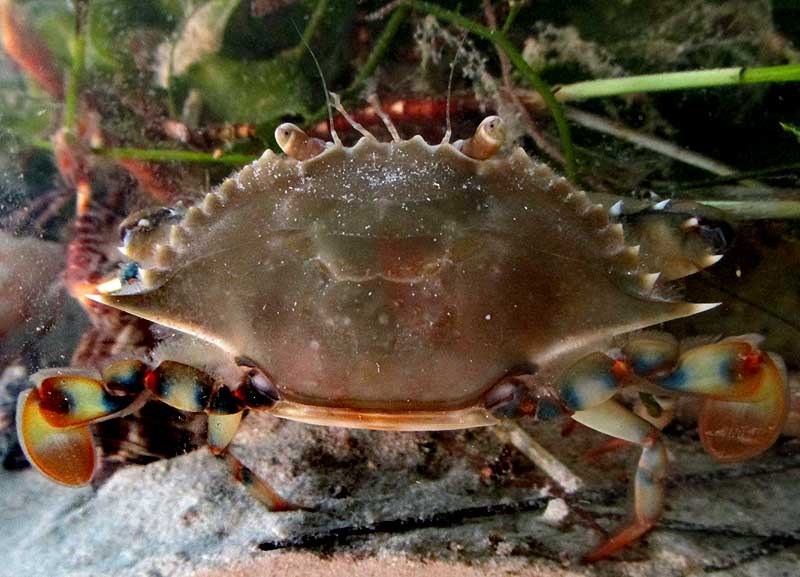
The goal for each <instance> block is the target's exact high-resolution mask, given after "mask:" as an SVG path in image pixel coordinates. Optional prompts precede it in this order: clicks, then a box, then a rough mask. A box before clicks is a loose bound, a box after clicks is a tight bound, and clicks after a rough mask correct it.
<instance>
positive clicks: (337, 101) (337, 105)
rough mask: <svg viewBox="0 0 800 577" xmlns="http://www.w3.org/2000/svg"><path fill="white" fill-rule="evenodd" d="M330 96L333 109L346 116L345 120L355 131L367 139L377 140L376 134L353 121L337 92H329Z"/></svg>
mask: <svg viewBox="0 0 800 577" xmlns="http://www.w3.org/2000/svg"><path fill="white" fill-rule="evenodd" d="M328 94H330V95H331V99H332V100H333V107H334V108H335V109H336V110H337V111H338V112H339V114H341V115H342V116H344V119H345V120H346V121H347V122H348V123H349V124H350V126H352V127H353V128H354V129H355V130H357V131H359V132H360V133H361V134H363V135H364V136H366V137H367V138H371V139H373V140H375V135H374V134H372V133H371V132H370V131H369V130H367V129H366V128H364V127H363V126H361V124H359V123H358V122H356V121H355V120H354V119H353V117H352V116H350V115H349V114H348V113H347V111H346V110H345V109H344V106H342V99H341V98H339V95H338V94H336V93H335V92H329V93H328Z"/></svg>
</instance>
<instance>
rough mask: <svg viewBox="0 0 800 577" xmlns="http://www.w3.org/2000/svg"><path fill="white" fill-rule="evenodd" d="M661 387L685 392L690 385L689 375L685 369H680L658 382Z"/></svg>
mask: <svg viewBox="0 0 800 577" xmlns="http://www.w3.org/2000/svg"><path fill="white" fill-rule="evenodd" d="M658 384H659V386H662V387H664V388H665V389H673V390H675V391H683V390H685V389H686V388H687V386H688V385H689V374H688V373H687V372H686V370H685V369H683V368H680V369H677V370H676V371H673V372H672V373H670V374H668V375H667V376H665V377H664V378H663V379H661V380H659V381H658Z"/></svg>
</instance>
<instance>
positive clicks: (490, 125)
mask: <svg viewBox="0 0 800 577" xmlns="http://www.w3.org/2000/svg"><path fill="white" fill-rule="evenodd" d="M505 140H506V125H505V123H504V122H503V119H502V118H500V117H499V116H489V117H487V118H484V119H483V121H482V122H481V123H480V124H479V125H478V128H477V129H476V130H475V134H474V135H472V137H471V138H468V139H467V140H458V141H456V142H455V143H454V144H453V146H454V147H456V148H457V149H459V150H460V151H461V152H462V153H464V154H465V155H466V156H469V157H470V158H474V159H475V160H487V159H489V158H491V157H492V156H494V155H495V154H496V153H497V151H498V150H500V148H501V147H502V146H503V143H504V142H505Z"/></svg>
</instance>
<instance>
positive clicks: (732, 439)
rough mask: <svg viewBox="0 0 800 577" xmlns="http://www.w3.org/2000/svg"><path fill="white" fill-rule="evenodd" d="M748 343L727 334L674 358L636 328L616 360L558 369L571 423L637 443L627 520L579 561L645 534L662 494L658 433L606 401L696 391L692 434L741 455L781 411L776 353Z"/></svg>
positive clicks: (778, 420)
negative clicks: (698, 409) (637, 389)
mask: <svg viewBox="0 0 800 577" xmlns="http://www.w3.org/2000/svg"><path fill="white" fill-rule="evenodd" d="M752 341H753V339H752V338H748V337H738V338H732V339H727V340H724V341H721V342H718V343H713V344H708V345H703V346H699V347H695V348H693V349H689V350H688V351H686V352H684V353H683V354H682V355H680V356H678V352H679V347H678V344H677V342H676V341H675V340H674V339H673V338H672V337H670V336H668V335H662V334H657V333H654V334H643V335H639V336H637V337H634V338H632V339H631V340H630V341H629V342H628V343H627V344H626V345H625V346H624V347H622V349H621V351H620V352H619V353H618V355H617V356H616V358H612V357H610V356H608V355H605V354H602V353H593V354H590V355H587V356H585V357H583V358H581V359H579V360H578V361H577V362H576V363H574V364H573V365H572V366H571V367H570V368H569V369H568V370H567V371H566V372H565V374H564V375H563V376H562V378H561V381H560V383H559V386H558V392H559V395H560V397H561V400H562V402H563V403H564V405H565V406H566V407H567V408H568V409H569V410H572V411H575V412H574V413H573V415H572V418H573V419H574V420H575V421H577V422H579V423H582V424H584V425H586V426H588V427H591V428H593V429H595V430H598V431H600V432H602V433H606V434H607V435H610V436H611V437H614V438H615V439H620V440H623V441H627V442H631V443H635V444H637V445H640V446H641V447H642V456H641V458H640V460H639V465H638V468H637V472H636V478H635V482H634V495H635V517H634V520H633V521H632V522H630V523H629V524H628V525H626V526H624V527H623V528H622V529H620V530H619V531H618V532H617V533H616V534H615V535H614V536H613V537H611V538H610V539H608V540H606V541H605V542H604V543H602V544H601V545H600V546H599V547H598V548H597V549H595V550H594V551H593V552H592V553H590V554H589V555H588V556H587V557H586V560H587V561H589V562H592V561H598V560H600V559H603V558H605V557H607V556H609V555H611V554H612V553H614V552H615V551H617V550H618V549H620V548H622V547H624V546H625V545H626V544H628V543H630V542H631V541H634V540H635V539H638V538H639V537H640V536H641V535H643V534H644V533H646V532H647V531H648V530H649V529H650V528H651V527H652V526H653V525H654V524H655V523H656V521H657V520H658V518H659V516H660V514H661V509H662V505H663V500H664V489H663V479H664V477H665V475H666V465H667V460H666V453H665V450H664V446H663V444H662V442H661V440H660V439H659V431H658V429H657V428H656V427H654V426H653V425H652V424H651V423H649V422H648V421H647V420H645V419H643V418H641V417H639V416H637V415H635V414H634V413H632V412H631V411H629V410H628V409H626V408H624V407H623V406H621V405H620V404H618V403H617V402H616V401H614V400H613V399H612V397H613V396H614V395H615V394H616V393H617V392H618V391H619V389H620V388H621V387H624V386H628V385H639V386H643V387H644V388H656V387H657V388H659V389H664V390H666V391H669V392H672V393H684V394H694V395H701V396H704V397H705V400H704V408H703V411H702V413H701V417H700V435H701V437H702V439H703V444H704V446H705V448H706V450H707V451H708V452H709V454H711V455H712V456H714V457H715V458H717V459H719V460H722V461H737V460H741V459H745V458H748V457H752V456H754V455H757V454H758V453H760V452H762V451H764V450H765V449H766V448H768V447H769V446H770V445H772V443H773V442H774V441H775V439H776V438H777V436H778V434H779V433H780V429H781V426H782V425H783V422H784V420H785V419H786V414H787V407H788V401H787V387H786V378H785V372H784V370H783V365H782V362H781V360H780V358H778V357H777V356H775V355H772V354H769V353H763V352H762V351H760V350H759V349H758V348H757V347H756V346H755V345H754V343H753V342H752Z"/></svg>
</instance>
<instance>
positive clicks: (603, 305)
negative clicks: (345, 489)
mask: <svg viewBox="0 0 800 577" xmlns="http://www.w3.org/2000/svg"><path fill="white" fill-rule="evenodd" d="M202 206H203V210H202V211H201V210H199V209H197V208H195V209H190V210H189V211H188V212H187V215H186V217H185V218H184V220H183V222H182V223H181V224H179V225H175V230H173V231H172V232H171V234H170V235H169V236H170V238H171V239H172V240H171V241H170V243H169V244H168V245H165V246H163V247H154V248H153V250H152V253H151V255H150V256H149V258H148V259H145V261H144V262H143V263H142V265H143V267H144V269H143V273H142V275H141V281H139V283H138V285H136V286H134V287H131V288H127V289H123V290H122V291H119V292H118V293H114V294H111V295H104V296H102V297H100V300H101V301H102V302H105V303H107V304H110V305H111V306H115V307H118V308H121V309H123V310H126V311H129V312H132V313H133V314H136V315H138V316H141V317H144V318H147V319H150V320H153V321H155V322H158V323H160V324H163V325H166V326H170V327H174V328H177V329H179V330H182V331H185V332H187V333H190V334H193V335H196V336H200V337H201V338H204V339H205V340H208V341H210V342H212V343H214V344H216V345H218V346H220V347H221V348H223V349H225V350H226V351H228V352H230V353H231V354H234V355H245V356H247V357H250V358H251V359H252V360H254V361H255V362H257V363H258V364H259V365H260V366H262V367H263V368H264V369H265V370H266V371H267V372H268V373H269V374H270V376H271V377H272V378H273V380H274V381H275V384H276V385H277V386H278V388H279V389H280V391H281V393H282V395H284V397H285V398H286V399H287V400H293V401H296V402H300V403H305V404H312V405H322V406H337V407H351V408H359V409H374V410H386V411H393V410H405V411H408V410H446V409H454V408H461V407H467V406H470V405H472V404H474V403H475V402H476V401H477V400H478V399H480V397H481V396H482V395H483V394H484V393H485V392H486V391H487V390H488V389H489V388H490V387H491V386H492V385H493V384H494V383H496V382H497V381H498V380H499V379H500V378H501V377H502V376H503V375H504V374H505V373H507V372H508V371H509V370H510V369H512V368H513V367H518V366H520V365H521V364H528V365H530V364H534V365H537V366H540V367H543V368H545V369H547V370H545V371H543V374H548V372H552V371H553V368H554V367H558V366H562V365H563V363H564V362H565V359H567V358H571V357H574V355H575V354H577V353H578V352H579V351H582V350H585V349H586V348H587V347H591V346H594V345H597V344H598V343H601V342H603V341H604V340H607V339H608V338H610V337H612V336H613V335H615V334H619V333H623V332H627V331H630V330H634V329H637V328H642V327H645V326H649V325H651V324H654V323H658V322H662V321H664V320H669V319H671V318H676V317H680V316H685V315H687V314H691V313H693V312H696V311H697V310H698V308H697V305H692V304H688V303H675V302H666V301H663V300H655V299H652V298H650V297H649V296H648V295H647V294H646V291H647V290H649V288H648V287H647V284H646V283H642V282H640V277H639V276H637V272H636V259H635V252H632V251H630V250H628V249H627V248H626V247H625V245H624V242H623V239H622V236H621V232H620V231H619V228H618V227H614V226H613V225H610V224H609V223H608V221H607V219H606V218H605V214H604V213H603V212H602V211H601V210H599V209H598V208H595V207H592V206H591V204H590V203H589V202H588V201H587V200H586V197H585V195H583V193H580V192H576V191H574V190H573V189H572V188H571V187H570V186H569V185H567V184H566V182H565V181H563V179H558V178H556V177H555V176H554V175H553V174H552V172H551V171H550V170H549V169H548V168H547V167H545V166H543V165H539V164H536V163H534V162H533V161H532V160H531V159H530V158H529V157H527V155H525V154H524V153H522V152H521V151H518V152H517V153H515V154H514V155H512V156H511V157H510V158H507V159H500V160H490V161H484V162H476V161H473V160H471V159H468V158H466V157H464V156H463V155H461V154H460V153H458V152H457V151H455V150H454V149H453V148H452V147H450V146H449V145H443V146H438V147H431V146H428V145H426V144H424V143H423V142H422V141H421V140H419V139H412V140H410V141H405V142H402V143H399V144H394V143H388V144H379V143H377V142H373V141H369V140H364V141H362V142H361V143H360V144H359V145H357V146H356V147H354V148H352V149H343V148H341V147H334V148H333V149H330V150H328V151H326V152H325V153H323V154H322V155H320V156H319V157H316V158H314V159H312V160H308V161H303V162H297V161H293V160H289V159H283V158H278V157H275V156H274V155H265V157H264V158H262V160H260V161H259V162H257V163H255V164H254V165H253V166H251V167H249V168H247V169H245V170H243V171H242V173H240V174H239V175H238V177H237V178H236V179H233V180H230V181H228V183H225V184H223V186H222V187H221V188H220V190H219V191H218V192H217V193H213V194H212V195H209V198H207V199H206V201H205V202H204V204H203V205H202Z"/></svg>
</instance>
